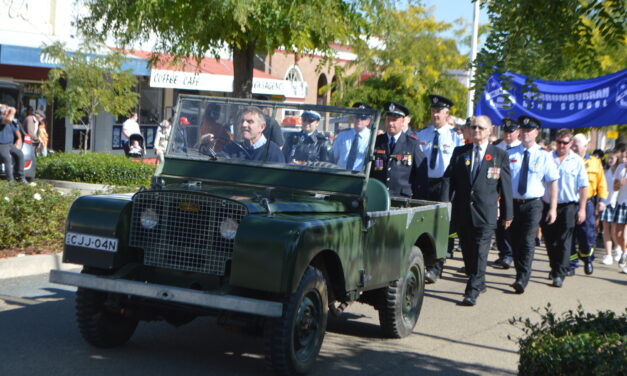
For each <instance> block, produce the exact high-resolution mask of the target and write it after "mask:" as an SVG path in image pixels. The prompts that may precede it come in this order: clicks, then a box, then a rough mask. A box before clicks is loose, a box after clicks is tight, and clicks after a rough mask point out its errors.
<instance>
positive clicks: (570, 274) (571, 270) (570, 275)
mask: <svg viewBox="0 0 627 376" xmlns="http://www.w3.org/2000/svg"><path fill="white" fill-rule="evenodd" d="M566 275H567V276H568V277H572V276H574V275H575V269H568V271H567V272H566Z"/></svg>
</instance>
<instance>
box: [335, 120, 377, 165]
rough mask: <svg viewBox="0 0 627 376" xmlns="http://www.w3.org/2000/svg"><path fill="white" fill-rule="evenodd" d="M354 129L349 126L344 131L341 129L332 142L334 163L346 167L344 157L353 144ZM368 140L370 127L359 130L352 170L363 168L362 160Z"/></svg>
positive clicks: (364, 158)
mask: <svg viewBox="0 0 627 376" xmlns="http://www.w3.org/2000/svg"><path fill="white" fill-rule="evenodd" d="M355 133H356V132H355V129H354V128H351V129H348V130H345V131H341V132H340V133H339V134H338V135H337V137H336V138H335V141H334V142H333V148H332V152H333V160H334V161H335V163H336V164H337V165H338V166H340V167H342V168H346V159H347V158H348V153H349V152H350V150H351V146H352V145H353V139H354V138H355ZM369 142H370V129H369V128H365V129H364V130H362V131H361V132H359V143H358V144H357V155H356V156H355V164H354V165H353V171H361V170H362V169H363V168H364V161H365V160H366V150H367V149H368V143H369Z"/></svg>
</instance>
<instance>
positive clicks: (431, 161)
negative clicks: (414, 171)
mask: <svg viewBox="0 0 627 376" xmlns="http://www.w3.org/2000/svg"><path fill="white" fill-rule="evenodd" d="M439 142H440V134H439V133H438V131H435V136H433V144H432V145H431V157H430V158H429V168H430V169H432V170H433V169H434V168H435V162H436V161H437V160H438V148H439V145H438V144H439Z"/></svg>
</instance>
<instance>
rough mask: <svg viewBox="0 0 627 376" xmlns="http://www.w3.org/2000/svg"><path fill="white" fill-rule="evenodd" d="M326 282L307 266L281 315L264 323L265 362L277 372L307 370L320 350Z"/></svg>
mask: <svg viewBox="0 0 627 376" xmlns="http://www.w3.org/2000/svg"><path fill="white" fill-rule="evenodd" d="M327 315H328V295H327V284H326V281H325V279H324V276H323V275H322V273H321V272H320V271H319V270H318V269H316V268H314V267H311V266H309V267H308V268H307V270H306V271H305V274H304V275H303V277H302V279H301V280H300V283H299V285H298V288H297V289H296V292H294V294H292V295H291V296H290V297H289V299H288V300H287V302H286V303H285V306H284V308H283V316H282V317H281V318H278V319H268V320H267V321H266V326H265V347H266V361H267V362H268V364H269V366H270V367H271V368H272V369H273V370H274V372H275V373H276V374H279V375H293V374H304V373H306V372H308V371H309V370H310V369H311V368H312V366H313V364H314V362H315V360H316V357H317V356H318V353H319V352H320V347H321V346H322V340H323V339H324V333H325V330H326V326H327Z"/></svg>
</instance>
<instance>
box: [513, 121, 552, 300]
mask: <svg viewBox="0 0 627 376" xmlns="http://www.w3.org/2000/svg"><path fill="white" fill-rule="evenodd" d="M518 124H519V125H520V129H521V133H520V135H521V136H520V137H521V144H520V145H518V146H516V147H513V148H511V149H509V150H508V151H507V153H508V154H509V163H510V169H511V171H512V189H513V191H514V195H513V196H514V220H513V222H512V224H511V226H510V227H509V230H508V231H509V235H510V239H511V241H512V252H513V255H514V266H515V267H516V281H515V282H514V283H513V284H512V287H513V288H514V291H515V292H516V293H517V294H522V293H524V292H525V288H526V287H527V284H528V283H529V278H530V277H531V264H532V261H533V255H534V252H535V237H536V233H537V231H538V227H539V226H540V219H541V217H542V214H543V213H542V211H543V209H544V205H543V203H542V200H541V199H542V197H544V195H545V192H547V191H548V193H547V203H548V208H547V210H546V214H545V218H544V221H545V223H546V224H547V225H551V224H553V222H555V218H556V216H557V212H556V210H557V179H559V176H560V175H559V172H558V171H557V166H556V165H555V162H554V161H553V158H551V154H549V153H548V152H546V151H544V150H543V149H541V148H540V146H538V145H537V144H536V137H537V136H538V129H539V128H540V120H538V119H536V118H534V117H531V116H521V117H519V118H518Z"/></svg>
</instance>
